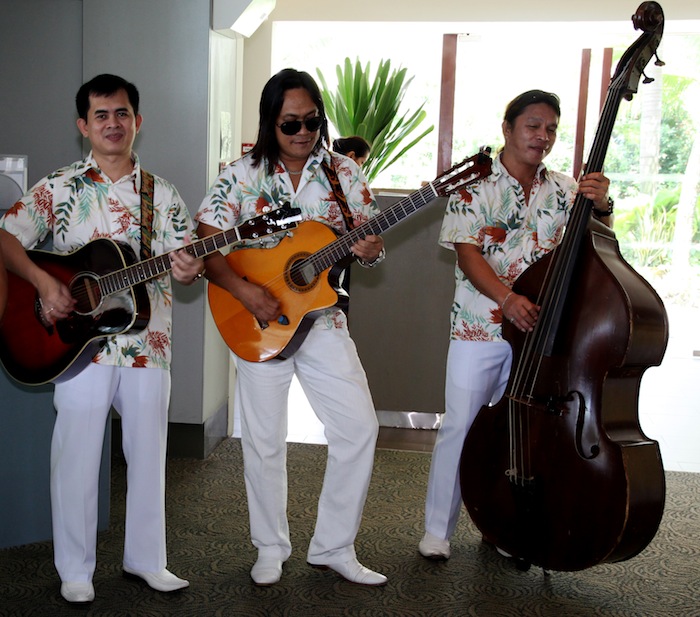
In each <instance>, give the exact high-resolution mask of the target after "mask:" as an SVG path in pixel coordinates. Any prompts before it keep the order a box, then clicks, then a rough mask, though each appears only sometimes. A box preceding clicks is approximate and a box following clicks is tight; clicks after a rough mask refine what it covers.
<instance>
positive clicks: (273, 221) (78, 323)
mask: <svg viewBox="0 0 700 617" xmlns="http://www.w3.org/2000/svg"><path fill="white" fill-rule="evenodd" d="M300 219H301V211H300V210H299V208H290V207H289V205H288V204H287V205H284V206H282V207H281V208H278V209H277V210H273V211H271V212H268V213H266V214H263V215H261V216H258V217H256V218H254V219H250V220H248V221H245V222H243V223H241V224H240V225H239V226H238V227H235V228H233V229H230V230H228V231H224V232H221V233H217V234H213V235H211V236H208V237H206V238H203V239H201V240H197V241H196V242H193V243H191V244H188V245H186V246H184V247H183V249H184V250H186V251H187V252H188V253H190V254H191V255H194V256H195V257H204V256H206V255H209V254H210V253H213V252H214V251H217V250H219V249H222V248H224V247H227V246H229V245H234V246H235V245H237V244H242V243H243V242H244V241H250V240H255V239H257V238H263V237H266V236H272V235H275V234H277V233H286V231H287V230H288V229H292V228H294V227H296V225H297V221H299V220H300ZM171 252H172V251H171ZM27 254H28V255H29V257H30V259H32V261H34V263H36V264H37V265H39V266H40V267H42V268H43V269H44V270H46V271H47V272H49V273H50V274H52V275H53V276H54V277H56V278H57V279H58V280H60V281H61V282H63V283H64V284H65V285H66V286H67V287H68V289H69V290H70V292H71V295H72V296H73V298H75V300H76V306H75V310H74V311H73V312H72V313H71V314H70V315H69V316H68V317H66V318H65V319H61V320H58V321H57V322H56V323H55V324H51V323H49V322H47V321H46V320H45V319H44V318H43V314H42V308H41V304H40V302H39V298H38V296H37V293H36V290H35V289H34V287H33V286H32V285H31V284H30V283H28V282H27V281H25V280H24V279H23V278H21V277H19V276H17V275H15V274H13V273H11V272H9V273H8V288H9V293H8V302H7V308H6V310H5V315H4V316H3V319H2V322H0V361H2V364H3V366H4V367H5V370H6V371H7V373H8V374H9V375H10V377H12V378H13V379H15V380H16V381H18V382H20V383H23V384H26V385H29V386H37V385H41V384H44V383H47V382H49V381H55V382H59V381H63V380H65V379H68V378H69V377H72V376H74V375H76V374H77V373H78V372H80V371H81V370H82V369H84V368H85V367H86V366H87V365H88V364H89V363H90V361H91V360H92V358H93V357H94V356H95V354H96V353H97V352H98V351H99V350H100V349H101V348H102V347H103V346H104V345H105V344H106V342H107V338H108V337H110V336H115V335H117V334H125V333H128V332H138V331H140V330H143V329H144V328H145V327H146V326H147V325H148V321H149V319H150V316H151V308H150V303H149V301H148V294H147V292H146V288H145V283H146V281H149V280H151V279H153V278H156V277H158V276H160V275H162V274H164V273H165V272H168V271H170V270H171V268H172V265H171V263H170V253H164V254H162V255H158V256H156V257H152V258H150V259H146V260H144V261H140V262H137V261H136V255H135V254H134V252H133V251H132V250H131V248H130V247H129V246H127V245H125V244H122V243H119V242H115V241H114V240H110V239H107V238H99V239H97V240H93V241H92V242H89V243H88V244H86V245H85V246H83V247H81V248H79V249H78V250H76V251H74V252H72V253H68V254H66V255H59V254H56V253H50V252H48V251H39V250H33V251H27Z"/></svg>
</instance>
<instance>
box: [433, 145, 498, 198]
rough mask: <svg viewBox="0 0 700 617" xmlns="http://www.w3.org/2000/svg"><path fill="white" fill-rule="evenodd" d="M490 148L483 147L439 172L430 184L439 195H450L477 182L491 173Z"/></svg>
mask: <svg viewBox="0 0 700 617" xmlns="http://www.w3.org/2000/svg"><path fill="white" fill-rule="evenodd" d="M490 154H491V148H489V147H486V146H485V147H483V148H481V149H480V150H479V152H478V153H477V154H475V155H474V156H470V157H469V158H466V159H464V160H463V161H460V162H459V163H457V164H456V165H453V166H452V167H450V168H449V169H448V170H447V171H444V172H443V173H442V174H440V175H439V176H438V177H437V178H435V180H433V181H432V182H431V183H430V185H431V186H432V187H433V189H434V190H435V192H436V193H437V194H438V195H440V196H445V195H450V194H452V193H454V192H455V191H458V190H459V189H461V188H463V187H465V186H469V185H470V184H474V183H475V182H478V181H479V180H481V179H482V178H486V177H487V176H488V175H490V174H491V163H492V161H491V156H490Z"/></svg>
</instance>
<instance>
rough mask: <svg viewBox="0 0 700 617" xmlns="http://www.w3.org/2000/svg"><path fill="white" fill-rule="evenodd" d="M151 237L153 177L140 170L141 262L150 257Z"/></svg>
mask: <svg viewBox="0 0 700 617" xmlns="http://www.w3.org/2000/svg"><path fill="white" fill-rule="evenodd" d="M152 237H153V176H152V175H151V174H149V173H148V172H147V171H146V170H145V169H142V170H141V261H143V260H145V259H149V258H150V257H151V238H152Z"/></svg>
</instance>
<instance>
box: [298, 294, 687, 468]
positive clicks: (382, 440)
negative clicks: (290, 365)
mask: <svg viewBox="0 0 700 617" xmlns="http://www.w3.org/2000/svg"><path fill="white" fill-rule="evenodd" d="M693 319H697V309H681V308H675V309H672V311H669V320H670V323H671V328H670V330H671V336H670V340H669V345H668V348H667V350H666V354H665V356H664V360H663V362H662V364H661V366H658V367H652V368H650V369H648V370H647V371H646V373H645V375H644V377H643V378H642V384H641V390H640V398H639V421H640V424H641V427H642V430H643V431H644V433H645V434H646V435H647V436H648V437H649V438H651V439H655V440H657V441H658V442H659V444H660V447H661V456H662V458H663V463H664V468H665V469H666V470H669V471H692V472H700V387H698V386H699V385H700V351H698V350H700V328H698V327H697V322H694V321H693ZM680 324H688V326H687V327H681V326H680ZM435 433H436V431H434V430H421V429H393V428H382V429H381V431H380V435H379V441H378V446H379V447H384V448H395V449H409V450H418V451H431V450H432V445H433V442H434V440H435ZM288 441H292V442H302V443H326V440H325V437H324V436H323V425H322V424H321V423H320V422H319V421H318V419H317V418H316V416H315V415H314V413H313V411H312V410H311V408H310V407H309V404H308V402H307V401H306V397H305V396H304V393H303V391H302V390H301V386H299V384H298V383H297V382H294V383H293V385H292V390H291V394H290V417H289V435H288Z"/></svg>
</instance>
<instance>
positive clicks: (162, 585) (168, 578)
mask: <svg viewBox="0 0 700 617" xmlns="http://www.w3.org/2000/svg"><path fill="white" fill-rule="evenodd" d="M123 569H124V576H126V577H127V578H140V579H141V580H142V581H144V582H145V583H146V584H147V585H148V586H149V587H150V588H151V589H155V590H156V591H177V590H178V589H184V588H185V587H189V586H190V583H189V581H186V580H185V579H182V578H178V577H177V576H175V575H174V574H173V573H172V572H170V571H169V570H166V569H165V568H163V569H162V570H161V571H160V572H140V571H139V570H132V569H131V568H127V567H126V566H123Z"/></svg>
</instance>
